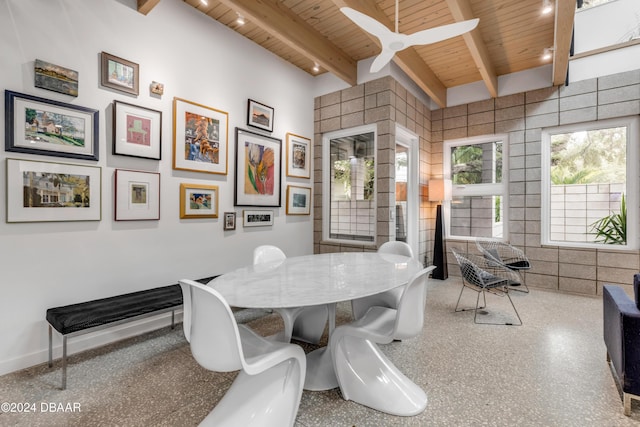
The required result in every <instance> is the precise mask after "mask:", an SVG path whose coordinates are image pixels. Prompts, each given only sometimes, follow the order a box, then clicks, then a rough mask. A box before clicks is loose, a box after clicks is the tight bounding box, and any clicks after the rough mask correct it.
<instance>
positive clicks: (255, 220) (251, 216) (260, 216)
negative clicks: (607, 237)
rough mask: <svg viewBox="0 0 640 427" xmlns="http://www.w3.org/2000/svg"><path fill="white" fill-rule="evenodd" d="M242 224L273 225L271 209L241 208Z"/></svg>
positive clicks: (255, 225)
mask: <svg viewBox="0 0 640 427" xmlns="http://www.w3.org/2000/svg"><path fill="white" fill-rule="evenodd" d="M242 225H243V226H244V227H262V226H265V225H273V211H265V210H246V209H245V210H243V211H242Z"/></svg>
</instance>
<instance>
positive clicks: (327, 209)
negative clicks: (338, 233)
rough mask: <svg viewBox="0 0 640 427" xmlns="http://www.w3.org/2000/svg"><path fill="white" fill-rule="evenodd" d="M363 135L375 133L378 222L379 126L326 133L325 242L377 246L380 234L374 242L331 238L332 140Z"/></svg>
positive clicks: (323, 209) (375, 191)
mask: <svg viewBox="0 0 640 427" xmlns="http://www.w3.org/2000/svg"><path fill="white" fill-rule="evenodd" d="M363 133H373V153H374V154H373V159H374V167H375V178H374V180H373V201H374V203H375V206H376V208H375V209H374V221H375V223H376V224H377V221H378V209H377V206H378V126H377V125H376V124H375V123H374V124H370V125H362V126H356V127H352V128H348V129H340V130H337V131H332V132H326V133H324V134H322V240H323V241H324V242H332V243H342V244H350V245H362V246H376V245H377V240H378V233H377V232H376V233H375V234H374V236H373V241H368V240H357V239H353V240H351V239H339V238H335V237H331V164H330V163H329V162H330V161H331V153H330V151H331V140H332V139H335V138H343V137H346V136H353V135H357V134H363Z"/></svg>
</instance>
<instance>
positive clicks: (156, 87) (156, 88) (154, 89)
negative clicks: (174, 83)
mask: <svg viewBox="0 0 640 427" xmlns="http://www.w3.org/2000/svg"><path fill="white" fill-rule="evenodd" d="M149 92H151V93H153V94H154V95H160V96H162V95H163V94H164V83H160V82H156V81H153V82H151V84H150V85H149Z"/></svg>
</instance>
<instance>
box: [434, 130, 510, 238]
mask: <svg viewBox="0 0 640 427" xmlns="http://www.w3.org/2000/svg"><path fill="white" fill-rule="evenodd" d="M506 146H507V144H506V137H505V136H503V135H490V136H483V137H475V138H465V139H461V140H453V141H447V142H445V153H446V155H445V156H444V157H445V162H444V168H445V174H446V175H448V176H450V177H451V180H452V184H453V185H452V195H451V196H452V201H451V203H450V205H449V209H448V218H447V224H448V230H449V232H448V235H449V236H450V237H453V238H474V237H491V238H504V237H505V233H506V230H505V228H504V224H505V223H506V222H505V212H506V207H505V202H506V200H507V198H506V197H505V194H506V190H507V186H506V183H505V182H504V181H505V180H504V179H503V173H502V171H503V170H508V169H507V168H506V167H505V162H506V159H507V156H506V155H505V152H504V151H505V149H506Z"/></svg>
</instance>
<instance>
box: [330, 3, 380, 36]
mask: <svg viewBox="0 0 640 427" xmlns="http://www.w3.org/2000/svg"><path fill="white" fill-rule="evenodd" d="M340 12H342V13H344V14H345V16H346V17H347V18H349V19H351V20H352V21H353V23H354V24H356V25H357V26H359V27H360V28H362V29H363V30H365V31H366V32H368V33H370V34H372V35H374V36H376V37H377V38H378V39H380V41H382V39H384V38H387V37H388V36H389V34H393V32H392V31H391V30H390V29H389V28H387V27H386V26H384V25H383V24H381V23H380V22H378V21H376V20H375V19H373V18H372V17H370V16H369V15H365V14H364V13H362V12H358V11H357V10H355V9H351V8H350V7H341V8H340Z"/></svg>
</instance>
